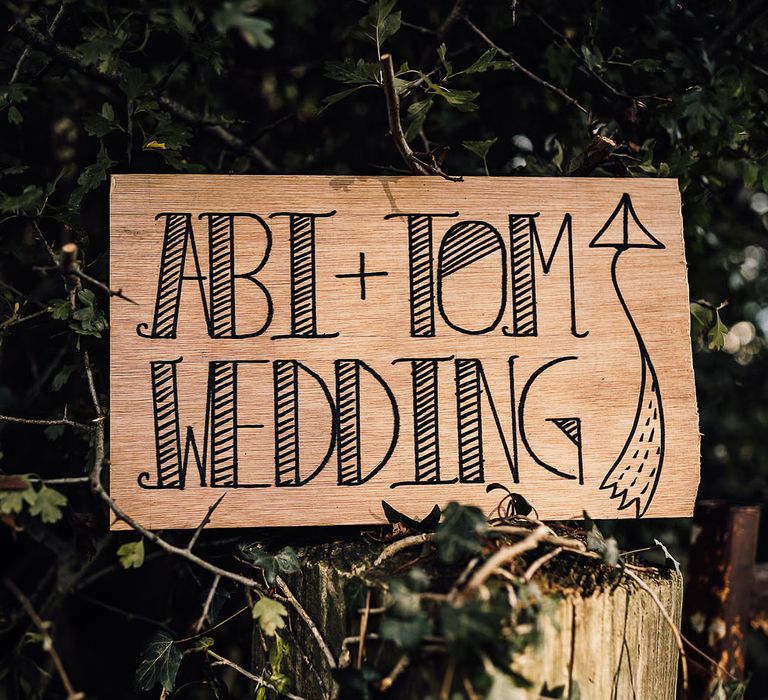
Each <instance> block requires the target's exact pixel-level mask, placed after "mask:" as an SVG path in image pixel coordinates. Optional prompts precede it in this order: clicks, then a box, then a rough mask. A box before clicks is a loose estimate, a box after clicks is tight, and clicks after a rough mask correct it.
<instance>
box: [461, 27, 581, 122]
mask: <svg viewBox="0 0 768 700" xmlns="http://www.w3.org/2000/svg"><path fill="white" fill-rule="evenodd" d="M464 22H465V23H466V25H467V26H468V27H469V28H470V29H471V30H472V31H473V32H474V33H475V34H477V35H478V36H479V37H480V38H481V39H482V40H483V41H484V42H485V43H486V44H487V45H488V46H489V47H490V48H492V49H496V51H497V52H498V53H499V54H500V55H501V56H504V58H506V59H507V60H508V61H509V62H510V63H513V64H514V65H515V67H516V68H517V69H518V70H519V71H520V72H521V73H522V74H523V75H525V76H527V77H528V78H530V79H531V80H533V81H534V82H535V83H538V84H539V85H541V86H542V87H544V88H546V89H547V90H550V91H551V92H554V93H555V94H556V95H559V96H560V97H562V98H563V99H564V100H565V101H566V102H567V103H568V104H571V105H573V106H574V107H576V109H578V110H579V111H581V112H583V113H584V114H586V115H587V116H589V110H588V109H587V108H586V107H584V106H583V105H582V104H581V103H580V102H579V101H578V100H576V99H574V98H573V97H571V96H570V95H569V94H568V93H567V92H565V90H562V89H561V88H559V87H557V86H556V85H552V83H550V82H548V81H546V80H544V78H541V77H539V76H538V75H536V73H534V72H533V71H531V70H528V68H526V67H525V66H523V65H522V64H521V63H520V61H518V60H517V59H516V58H515V57H514V56H513V55H512V54H511V53H510V52H509V51H506V50H505V49H502V48H501V47H500V46H498V45H497V44H494V43H493V41H491V39H490V38H489V37H488V36H487V35H486V34H485V33H484V32H483V31H482V30H481V29H479V28H478V27H477V26H475V25H474V24H473V23H472V21H471V20H470V19H469V17H465V18H464Z"/></svg>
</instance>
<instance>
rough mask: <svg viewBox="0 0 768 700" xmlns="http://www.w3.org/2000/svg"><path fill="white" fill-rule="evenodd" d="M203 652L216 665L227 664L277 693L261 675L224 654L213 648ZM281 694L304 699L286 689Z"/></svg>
mask: <svg viewBox="0 0 768 700" xmlns="http://www.w3.org/2000/svg"><path fill="white" fill-rule="evenodd" d="M205 653H206V654H208V656H210V657H211V658H214V659H216V663H217V665H221V666H229V668H231V669H233V670H235V671H237V672H238V673H239V674H240V675H242V676H245V677H246V678H248V679H249V680H252V681H253V682H254V683H257V684H258V685H259V686H264V687H265V688H268V689H269V690H271V691H273V692H275V693H277V688H275V686H273V685H272V684H271V683H268V682H267V681H266V680H264V678H263V677H262V676H257V675H255V674H253V673H251V672H250V671H246V670H245V669H244V668H243V667H242V666H238V665H237V664H236V663H235V662H234V661H230V660H229V659H227V658H225V657H224V656H221V654H217V653H216V652H215V651H213V649H206V650H205ZM282 696H283V697H286V698H289V700H305V699H304V698H302V697H301V696H300V695H294V694H293V693H289V692H287V691H284V692H283V693H282Z"/></svg>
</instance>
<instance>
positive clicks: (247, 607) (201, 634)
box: [174, 605, 251, 644]
mask: <svg viewBox="0 0 768 700" xmlns="http://www.w3.org/2000/svg"><path fill="white" fill-rule="evenodd" d="M250 609H251V606H250V605H245V606H243V607H242V608H240V610H238V611H237V612H234V613H232V614H231V615H230V616H229V617H225V618H224V619H223V620H221V621H220V622H217V623H216V624H215V625H212V626H211V627H209V628H208V629H206V630H202V631H201V632H198V633H197V634H193V635H191V636H190V637H184V638H183V639H176V640H174V641H175V642H176V643H177V644H181V643H183V642H191V641H192V640H193V639H198V638H199V637H205V636H206V635H208V634H210V633H211V632H213V630H216V629H219V627H223V626H224V625H226V624H227V623H228V622H231V621H232V620H234V619H235V618H236V617H238V616H239V615H242V614H243V613H244V612H245V611H246V610H250Z"/></svg>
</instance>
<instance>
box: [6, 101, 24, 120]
mask: <svg viewBox="0 0 768 700" xmlns="http://www.w3.org/2000/svg"><path fill="white" fill-rule="evenodd" d="M23 121H24V117H22V116H21V112H20V111H19V109H18V107H16V105H11V106H10V107H9V108H8V123H9V124H21V123H22V122H23Z"/></svg>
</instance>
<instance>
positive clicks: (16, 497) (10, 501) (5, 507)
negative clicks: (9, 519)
mask: <svg viewBox="0 0 768 700" xmlns="http://www.w3.org/2000/svg"><path fill="white" fill-rule="evenodd" d="M19 478H20V479H23V480H24V482H25V483H26V484H27V487H26V488H23V489H16V488H14V489H8V490H5V489H4V490H2V491H0V513H2V514H3V515H10V514H12V513H21V511H22V509H23V508H24V504H25V503H26V504H27V505H28V506H31V505H33V504H34V502H35V500H36V499H37V491H35V489H34V488H32V486H31V484H30V483H29V481H27V480H26V479H24V477H19Z"/></svg>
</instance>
